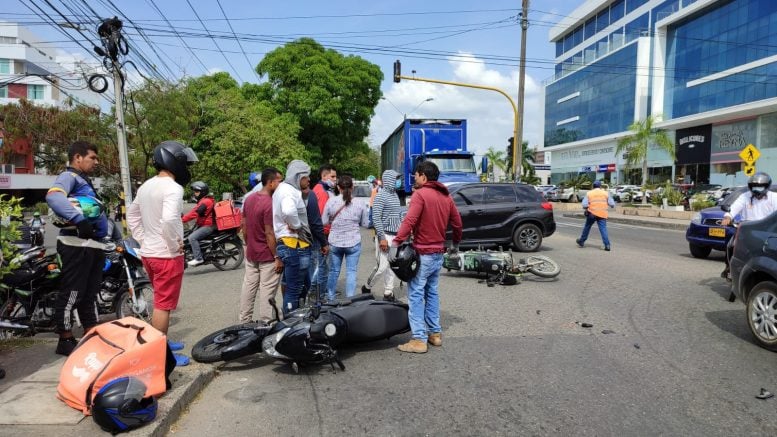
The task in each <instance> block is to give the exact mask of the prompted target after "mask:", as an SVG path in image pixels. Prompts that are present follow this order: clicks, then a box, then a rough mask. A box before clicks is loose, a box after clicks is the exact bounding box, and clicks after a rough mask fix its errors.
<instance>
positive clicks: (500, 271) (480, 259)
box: [442, 248, 561, 286]
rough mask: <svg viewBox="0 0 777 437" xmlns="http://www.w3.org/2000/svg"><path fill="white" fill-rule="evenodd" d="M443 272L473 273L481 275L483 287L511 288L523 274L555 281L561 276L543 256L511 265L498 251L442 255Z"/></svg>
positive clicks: (510, 259) (510, 258)
mask: <svg viewBox="0 0 777 437" xmlns="http://www.w3.org/2000/svg"><path fill="white" fill-rule="evenodd" d="M442 266H443V268H445V269H446V270H447V271H449V272H450V271H451V270H457V271H464V272H473V273H485V274H486V283H487V284H488V285H489V286H493V285H495V284H500V285H515V284H517V283H518V282H519V281H520V280H522V279H523V274H524V273H526V272H529V273H532V274H535V275H537V276H539V277H541V278H555V277H556V276H558V275H559V273H561V267H559V265H558V264H557V263H556V262H555V261H553V260H552V259H550V258H548V257H547V256H544V255H529V256H527V257H525V258H521V259H519V260H518V263H515V262H514V261H513V254H512V253H511V252H505V251H503V250H502V249H501V248H500V249H499V250H498V251H492V250H479V249H478V250H469V251H466V252H460V253H459V252H457V253H446V254H445V255H443V263H442Z"/></svg>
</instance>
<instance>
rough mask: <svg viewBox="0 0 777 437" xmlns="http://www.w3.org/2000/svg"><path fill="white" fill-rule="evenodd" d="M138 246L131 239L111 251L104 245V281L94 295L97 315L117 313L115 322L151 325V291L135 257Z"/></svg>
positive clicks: (152, 298)
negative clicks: (134, 319) (135, 320)
mask: <svg viewBox="0 0 777 437" xmlns="http://www.w3.org/2000/svg"><path fill="white" fill-rule="evenodd" d="M139 248H140V245H139V244H138V243H137V241H135V240H134V239H132V238H127V239H122V240H120V241H119V242H118V244H116V245H115V248H112V247H111V246H110V245H107V246H106V247H105V249H104V250H106V255H105V267H104V268H103V281H102V285H101V286H100V292H99V293H97V307H98V311H99V313H100V314H109V313H116V318H117V319H121V318H123V317H127V316H132V317H137V318H139V319H143V320H145V321H147V322H150V321H151V314H152V313H153V311H154V288H153V287H152V286H151V281H150V280H149V279H148V277H147V276H146V274H145V270H144V269H143V261H142V260H141V258H140V256H139V255H138V253H137V250H138V249H139Z"/></svg>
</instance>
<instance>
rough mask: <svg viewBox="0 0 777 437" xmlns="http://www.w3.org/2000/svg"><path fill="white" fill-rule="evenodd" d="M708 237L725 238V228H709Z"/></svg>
mask: <svg viewBox="0 0 777 437" xmlns="http://www.w3.org/2000/svg"><path fill="white" fill-rule="evenodd" d="M709 233H710V237H720V238H726V228H710V230H709Z"/></svg>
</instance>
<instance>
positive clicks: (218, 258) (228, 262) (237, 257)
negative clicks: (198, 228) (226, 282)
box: [183, 228, 245, 270]
mask: <svg viewBox="0 0 777 437" xmlns="http://www.w3.org/2000/svg"><path fill="white" fill-rule="evenodd" d="M192 231H193V230H187V231H186V232H185V233H184V239H183V240H184V257H185V259H186V264H184V266H188V262H189V261H191V260H192V259H194V256H193V255H192V246H191V244H189V234H191V233H192ZM237 231H238V228H233V229H226V230H223V231H219V230H216V231H213V233H212V234H210V235H209V236H207V237H205V238H203V239H202V240H200V250H201V251H202V259H203V260H204V261H205V262H204V263H203V264H202V265H205V264H213V266H214V267H216V268H217V269H219V270H234V269H236V268H238V267H240V265H241V264H242V263H243V257H244V256H245V253H244V251H243V242H242V241H241V240H240V236H238V234H237Z"/></svg>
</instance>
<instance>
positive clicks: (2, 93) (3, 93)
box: [0, 86, 8, 99]
mask: <svg viewBox="0 0 777 437" xmlns="http://www.w3.org/2000/svg"><path fill="white" fill-rule="evenodd" d="M7 98H8V87H7V86H0V99H7Z"/></svg>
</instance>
